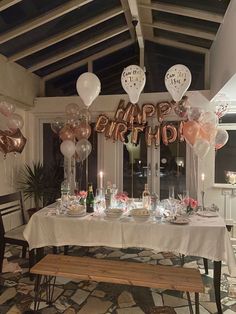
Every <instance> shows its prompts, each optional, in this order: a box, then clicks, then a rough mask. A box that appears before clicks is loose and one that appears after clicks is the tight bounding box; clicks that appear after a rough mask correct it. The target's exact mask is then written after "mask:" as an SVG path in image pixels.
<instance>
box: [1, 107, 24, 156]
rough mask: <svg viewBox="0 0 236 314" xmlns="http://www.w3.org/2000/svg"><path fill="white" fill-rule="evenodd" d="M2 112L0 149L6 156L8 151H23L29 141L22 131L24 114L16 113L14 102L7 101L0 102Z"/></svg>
mask: <svg viewBox="0 0 236 314" xmlns="http://www.w3.org/2000/svg"><path fill="white" fill-rule="evenodd" d="M0 113H1V114H2V116H1V115H0V116H1V117H0V118H1V124H0V128H1V129H2V130H1V129H0V151H1V152H2V153H3V154H4V156H6V155H7V154H8V153H15V154H16V153H19V154H20V153H22V151H23V149H24V147H25V144H26V141H27V140H26V138H25V137H24V136H23V134H22V133H21V129H22V128H23V126H24V120H23V118H22V116H21V115H19V114H17V113H15V105H14V104H11V103H8V102H6V101H2V102H0Z"/></svg>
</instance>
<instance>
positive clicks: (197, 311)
mask: <svg viewBox="0 0 236 314" xmlns="http://www.w3.org/2000/svg"><path fill="white" fill-rule="evenodd" d="M195 313H196V314H199V293H197V292H195Z"/></svg>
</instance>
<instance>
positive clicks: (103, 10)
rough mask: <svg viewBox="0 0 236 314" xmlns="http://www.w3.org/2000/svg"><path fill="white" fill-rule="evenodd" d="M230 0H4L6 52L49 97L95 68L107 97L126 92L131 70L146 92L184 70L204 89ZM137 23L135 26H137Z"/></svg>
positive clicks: (0, 40)
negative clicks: (140, 71)
mask: <svg viewBox="0 0 236 314" xmlns="http://www.w3.org/2000/svg"><path fill="white" fill-rule="evenodd" d="M229 2H230V0H198V1H195V0H109V1H108V0H2V1H0V53H1V54H3V55H4V56H6V57H7V59H8V62H17V63H19V64H20V65H22V66H23V67H25V68H26V69H27V71H29V72H33V73H35V74H36V75H38V76H40V77H42V78H43V79H44V80H45V82H46V94H47V95H49V96H55V95H73V94H75V93H76V91H75V82H76V79H77V77H78V76H79V74H81V73H83V72H84V71H87V70H88V69H89V70H93V72H94V73H96V74H97V75H98V76H99V77H100V79H101V81H102V87H103V93H104V94H112V93H120V92H122V88H121V86H120V74H121V72H122V70H123V68H124V67H125V66H127V65H129V64H133V63H135V64H139V62H140V59H141V63H142V56H143V54H144V56H145V58H144V65H145V67H146V69H147V85H146V91H162V90H164V84H163V78H164V76H163V75H164V73H165V72H166V70H167V69H168V68H169V67H170V66H171V65H173V64H175V63H184V64H186V65H187V66H188V67H189V68H190V70H191V71H192V73H193V74H194V75H193V77H194V79H193V83H192V88H194V89H200V88H204V84H203V82H204V75H205V74H204V65H205V62H207V61H208V58H209V49H210V47H211V45H212V43H213V41H214V40H215V38H216V33H217V31H218V29H219V27H220V25H221V23H222V22H223V18H224V14H225V12H226V10H227V7H228V5H229ZM132 21H137V22H138V23H137V25H136V23H132Z"/></svg>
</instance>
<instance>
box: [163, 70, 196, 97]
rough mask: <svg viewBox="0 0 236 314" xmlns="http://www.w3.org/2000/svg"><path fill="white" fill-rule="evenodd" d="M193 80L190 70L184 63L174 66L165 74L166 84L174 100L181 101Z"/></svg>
mask: <svg viewBox="0 0 236 314" xmlns="http://www.w3.org/2000/svg"><path fill="white" fill-rule="evenodd" d="M191 81H192V75H191V72H190V70H189V69H188V68H187V67H186V66H185V65H183V64H176V65H174V66H172V67H171V68H170V69H169V70H168V71H167V72H166V75H165V86H166V89H167V90H168V92H169V93H170V94H171V96H172V98H173V100H174V101H176V102H177V101H180V100H181V99H182V97H183V96H184V94H185V92H186V91H187V90H188V88H189V86H190V84H191Z"/></svg>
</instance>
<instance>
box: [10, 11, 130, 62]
mask: <svg viewBox="0 0 236 314" xmlns="http://www.w3.org/2000/svg"><path fill="white" fill-rule="evenodd" d="M123 12H124V11H123V9H122V8H121V7H120V8H115V9H113V10H110V11H108V12H105V13H103V14H100V15H99V16H96V17H94V18H92V19H90V20H89V21H86V22H85V23H82V24H79V25H78V26H75V27H72V28H69V29H68V30H66V31H64V32H61V33H59V34H57V35H55V36H51V37H50V38H48V39H46V40H43V41H41V42H39V43H37V44H35V45H33V46H31V47H29V48H26V49H25V50H22V51H19V52H17V53H15V54H14V55H12V56H10V57H9V58H8V60H9V61H14V62H15V61H17V60H20V59H22V58H25V57H27V56H29V55H31V54H33V53H35V52H37V51H40V50H43V49H45V48H47V47H49V46H52V45H54V44H56V43H58V42H60V41H62V40H65V39H67V38H69V37H72V36H74V35H77V34H79V33H82V32H83V31H85V30H87V29H89V28H91V27H93V26H96V25H98V24H100V23H102V22H104V21H107V20H109V19H111V18H113V17H115V16H117V15H119V14H122V13H123Z"/></svg>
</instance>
